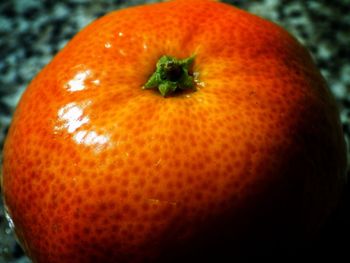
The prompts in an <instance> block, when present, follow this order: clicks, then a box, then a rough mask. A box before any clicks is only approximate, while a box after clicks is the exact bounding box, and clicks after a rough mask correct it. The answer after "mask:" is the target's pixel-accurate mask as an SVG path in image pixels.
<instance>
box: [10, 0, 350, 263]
mask: <svg viewBox="0 0 350 263" xmlns="http://www.w3.org/2000/svg"><path fill="white" fill-rule="evenodd" d="M158 90H159V91H158ZM345 168H346V157H345V144H344V138H343V134H342V131H341V125H340V121H339V116H338V111H337V108H336V103H335V101H334V99H333V97H332V96H331V94H330V91H329V89H328V87H327V85H326V83H325V81H324V79H323V78H322V76H321V75H320V73H319V71H318V69H317V68H316V67H315V65H314V63H313V61H312V59H311V57H310V55H309V54H308V52H307V51H306V50H305V48H304V47H302V46H301V45H300V44H299V43H298V42H297V41H296V40H295V39H294V38H293V37H292V36H291V35H289V34H288V33H287V32H286V31H285V30H283V29H282V28H280V27H278V26H276V25H275V24H273V23H271V22H268V21H266V20H263V19H262V18H259V17H257V16H254V15H251V14H248V13H246V12H244V11H241V10H239V9H237V8H234V7H232V6H229V5H226V4H222V3H218V2H214V1H208V0H186V1H184V0H177V1H169V2H166V3H159V4H150V5H144V6H139V7H134V8H128V9H125V10H121V11H116V12H112V13H110V14H108V15H106V16H104V17H102V18H100V19H98V20H97V21H95V22H93V23H92V24H90V25H89V26H88V27H86V28H85V29H84V30H82V31H81V32H80V33H78V34H77V35H76V36H75V37H74V38H73V40H71V41H70V42H69V43H68V44H67V45H66V47H65V48H63V50H62V51H60V52H59V53H58V54H57V56H56V57H55V58H54V59H53V60H52V62H50V63H49V64H48V65H47V66H46V67H45V68H44V69H43V70H42V71H41V72H40V73H39V74H38V75H37V77H36V78H35V79H34V80H33V81H32V82H31V84H30V85H29V87H28V88H27V90H26V91H25V93H24V94H23V96H22V98H21V101H20V103H19V105H18V107H17V110H16V112H15V115H14V118H13V121H12V124H11V127H10V130H9V133H8V136H7V139H6V143H5V147H4V160H3V189H4V199H5V202H6V207H7V210H8V213H9V215H10V216H11V218H12V220H13V222H14V224H15V229H16V233H17V235H18V238H19V240H20V241H21V244H22V245H23V247H24V249H25V250H26V252H27V253H28V255H29V256H30V258H31V259H32V260H33V261H34V262H45V263H54V262H72V263H73V262H146V261H147V260H149V261H162V262H170V261H171V260H173V261H175V262H179V261H181V262H183V261H185V259H188V258H189V257H190V256H192V257H193V258H194V259H195V261H196V262H197V261H198V259H199V257H200V255H203V254H204V255H208V253H209V252H212V251H216V252H218V251H221V252H222V251H226V250H228V251H232V250H233V251H236V252H237V251H250V250H249V249H250V248H251V247H254V246H252V244H256V245H257V246H256V247H260V246H264V245H265V244H280V243H282V244H291V242H294V241H297V242H302V240H308V239H309V238H312V237H313V236H314V234H315V233H316V232H317V230H318V229H319V228H320V226H321V225H322V224H323V223H324V222H325V220H326V218H327V217H328V216H329V214H330V213H331V211H332V209H334V207H335V206H336V204H337V200H338V196H339V193H340V190H341V188H342V185H343V182H344V175H345ZM214 248H215V249H214ZM265 248H268V246H265V247H264V249H265ZM225 249H226V250H225ZM207 252H208V253H207ZM221 252H220V253H221ZM220 253H219V254H220ZM209 254H210V253H209ZM216 255H218V254H216ZM205 259H206V258H205V257H204V256H202V260H203V261H204V260H205Z"/></svg>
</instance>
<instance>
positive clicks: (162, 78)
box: [143, 56, 195, 97]
mask: <svg viewBox="0 0 350 263" xmlns="http://www.w3.org/2000/svg"><path fill="white" fill-rule="evenodd" d="M193 62H194V56H191V57H189V58H185V59H177V58H174V57H170V56H162V57H161V58H160V59H159V60H158V62H157V68H156V71H155V72H154V73H153V74H152V76H151V77H150V78H149V80H148V81H147V82H146V84H145V85H144V86H143V88H144V89H150V88H158V90H159V92H160V94H161V95H162V96H163V97H165V96H167V95H168V94H170V93H172V92H174V91H175V90H176V89H180V90H185V89H193V88H195V83H194V79H193V76H191V74H190V72H189V71H190V67H191V65H192V63H193Z"/></svg>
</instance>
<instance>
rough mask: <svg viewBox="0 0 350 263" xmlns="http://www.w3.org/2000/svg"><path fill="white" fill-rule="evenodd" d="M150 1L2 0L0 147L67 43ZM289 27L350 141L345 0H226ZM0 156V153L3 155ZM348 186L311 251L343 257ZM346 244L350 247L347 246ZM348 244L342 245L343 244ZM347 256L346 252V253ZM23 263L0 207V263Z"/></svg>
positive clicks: (349, 20) (349, 5)
mask: <svg viewBox="0 0 350 263" xmlns="http://www.w3.org/2000/svg"><path fill="white" fill-rule="evenodd" d="M145 2H148V3H150V2H159V1H156V0H153V1H142V0H133V1H119V0H114V1H109V0H98V1H88V0H65V1H50V0H44V1H41V0H3V1H1V3H0V147H2V144H3V139H4V136H5V134H6V130H7V128H8V125H9V123H10V120H11V115H12V113H13V110H14V108H15V105H16V103H17V102H18V100H19V98H20V96H21V94H22V92H23V90H24V88H25V87H26V86H27V85H28V83H29V81H30V80H31V79H32V78H33V77H34V76H35V75H36V73H38V72H39V71H40V69H41V68H42V67H43V66H44V65H45V64H47V63H48V62H49V61H50V59H51V58H52V57H53V56H54V55H55V53H57V51H58V50H60V49H61V48H62V47H63V46H64V45H65V44H66V43H67V41H68V40H69V39H70V38H71V37H72V36H73V35H74V34H75V33H76V32H77V31H79V30H80V29H81V28H83V27H84V26H85V25H87V24H88V23H89V22H91V21H92V20H94V19H95V18H97V17H99V16H102V15H103V14H105V13H107V12H109V11H111V10H115V9H119V8H123V7H126V6H131V5H137V4H141V3H145ZM223 2H228V3H231V4H234V5H236V6H238V7H241V8H243V9H245V10H248V11H250V12H252V13H255V14H257V15H260V16H262V17H265V18H267V19H269V20H272V21H274V22H276V23H277V24H279V25H281V26H283V27H284V28H286V29H287V30H288V31H289V32H291V33H292V34H293V35H295V36H296V37H297V38H298V39H299V40H300V41H301V42H302V43H303V44H304V45H305V46H306V47H308V49H309V50H310V52H311V53H312V55H313V57H314V59H315V61H316V63H317V65H318V66H319V68H320V69H321V72H322V74H323V76H324V77H325V78H326V80H327V81H328V83H329V86H330V88H331V91H332V92H333V94H334V95H335V97H336V99H337V102H338V104H339V108H340V111H341V120H342V123H343V127H344V131H345V133H346V136H347V137H348V138H349V136H350V45H349V43H350V31H349V28H350V1H349V0H342V1H341V0H334V1H328V0H318V1H315V0H313V1H302V0H299V1H298V0H294V1H288V0H283V1H278V0H258V1H254V2H253V1H252V2H249V3H248V2H247V1H243V0H231V1H230V0H226V1H223ZM0 157H1V156H0ZM349 203H350V202H349V187H347V192H346V194H345V196H344V202H343V203H342V205H341V207H340V209H339V211H337V212H336V213H335V216H334V217H333V218H332V219H331V220H330V222H329V224H328V226H327V227H326V229H325V230H324V231H323V233H322V236H321V238H320V240H319V241H318V242H317V244H315V248H314V249H313V250H312V251H310V255H312V254H313V253H315V254H319V253H321V251H325V250H326V251H327V250H329V251H330V252H334V253H337V254H339V253H340V254H341V253H342V252H343V251H346V248H347V247H348V246H350V241H349V236H350V216H349V210H350V205H349ZM346 240H348V241H347V243H346ZM344 242H345V243H344ZM348 258H349V255H348ZM1 262H16V263H18V262H28V259H27V258H26V257H25V256H23V252H22V251H21V249H20V248H19V246H18V245H16V244H15V241H14V238H13V233H12V232H11V230H10V228H9V227H8V225H7V223H6V221H5V218H4V213H3V210H2V206H1V205H0V263H1Z"/></svg>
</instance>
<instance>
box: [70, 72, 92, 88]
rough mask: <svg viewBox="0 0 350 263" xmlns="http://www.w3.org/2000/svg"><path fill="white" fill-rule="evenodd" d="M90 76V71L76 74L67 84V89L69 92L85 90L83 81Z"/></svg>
mask: <svg viewBox="0 0 350 263" xmlns="http://www.w3.org/2000/svg"><path fill="white" fill-rule="evenodd" d="M89 75H91V70H89V69H88V70H85V71H81V72H78V73H77V74H76V75H75V76H74V78H72V79H71V80H70V81H68V82H67V89H68V90H69V91H80V90H84V89H85V80H86V79H87V77H88V76H89Z"/></svg>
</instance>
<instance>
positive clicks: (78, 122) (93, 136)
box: [54, 101, 110, 150]
mask: <svg viewBox="0 0 350 263" xmlns="http://www.w3.org/2000/svg"><path fill="white" fill-rule="evenodd" d="M90 104H91V101H86V102H83V103H81V104H78V103H75V102H72V103H68V104H67V105H65V106H63V107H61V108H60V109H59V110H58V112H57V116H58V123H57V124H56V125H55V127H54V131H55V133H57V132H59V131H62V130H66V131H67V132H68V133H70V134H72V135H73V136H72V139H73V140H74V141H75V142H76V143H78V144H84V145H86V146H95V147H97V148H96V149H97V150H98V149H99V148H101V147H102V146H104V145H106V144H108V143H109V141H110V137H109V136H108V135H105V134H99V133H97V132H96V131H94V130H90V129H89V130H87V129H83V128H84V126H86V125H87V124H89V122H90V118H89V116H88V115H86V114H85V113H84V110H85V108H86V107H88V106H89V105H90Z"/></svg>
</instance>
